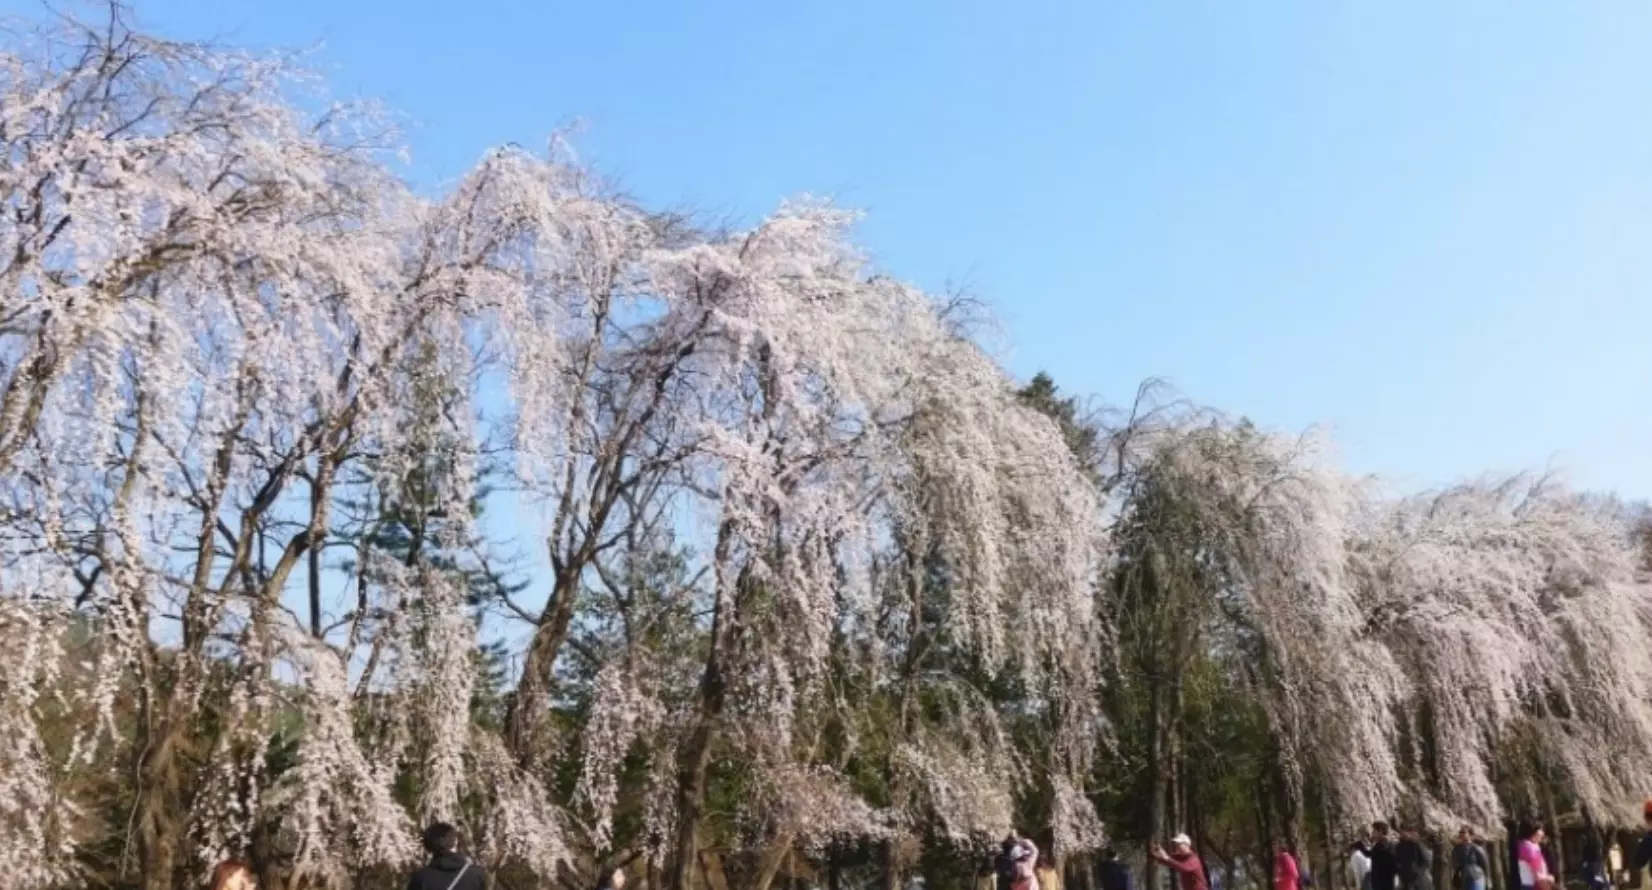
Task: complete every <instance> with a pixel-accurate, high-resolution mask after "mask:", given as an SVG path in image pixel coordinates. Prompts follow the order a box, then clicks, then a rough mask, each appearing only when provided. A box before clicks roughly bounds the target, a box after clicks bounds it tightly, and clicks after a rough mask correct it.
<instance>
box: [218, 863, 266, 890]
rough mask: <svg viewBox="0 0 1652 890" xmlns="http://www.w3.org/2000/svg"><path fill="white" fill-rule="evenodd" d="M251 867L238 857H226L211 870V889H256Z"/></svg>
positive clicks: (256, 882) (256, 883)
mask: <svg viewBox="0 0 1652 890" xmlns="http://www.w3.org/2000/svg"><path fill="white" fill-rule="evenodd" d="M257 887H258V881H257V880H256V879H254V878H253V876H252V869H251V868H248V867H247V864H246V863H245V862H242V861H240V860H239V859H227V860H225V861H223V862H220V863H218V867H217V868H214V869H213V870H212V890H256V888H257Z"/></svg>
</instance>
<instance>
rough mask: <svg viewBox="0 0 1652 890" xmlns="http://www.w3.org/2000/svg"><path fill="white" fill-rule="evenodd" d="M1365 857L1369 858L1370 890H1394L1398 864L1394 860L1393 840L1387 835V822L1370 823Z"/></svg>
mask: <svg viewBox="0 0 1652 890" xmlns="http://www.w3.org/2000/svg"><path fill="white" fill-rule="evenodd" d="M1366 855H1367V856H1369V857H1370V858H1371V872H1370V875H1369V877H1370V879H1371V890H1394V887H1395V882H1396V880H1397V878H1398V875H1399V864H1398V863H1397V862H1396V861H1395V860H1394V839H1393V837H1391V836H1389V834H1388V823H1387V822H1373V823H1371V845H1370V846H1369V847H1368V848H1367V849H1366Z"/></svg>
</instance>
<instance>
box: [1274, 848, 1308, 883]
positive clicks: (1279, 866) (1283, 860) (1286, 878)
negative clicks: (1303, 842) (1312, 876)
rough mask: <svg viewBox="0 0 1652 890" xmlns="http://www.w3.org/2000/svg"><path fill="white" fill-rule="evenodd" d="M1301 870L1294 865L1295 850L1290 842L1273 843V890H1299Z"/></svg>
mask: <svg viewBox="0 0 1652 890" xmlns="http://www.w3.org/2000/svg"><path fill="white" fill-rule="evenodd" d="M1301 886H1302V870H1301V869H1300V868H1299V867H1298V866H1297V864H1296V850H1295V848H1294V846H1293V845H1292V844H1291V842H1290V841H1287V840H1283V839H1281V840H1276V841H1274V842H1273V890H1301Z"/></svg>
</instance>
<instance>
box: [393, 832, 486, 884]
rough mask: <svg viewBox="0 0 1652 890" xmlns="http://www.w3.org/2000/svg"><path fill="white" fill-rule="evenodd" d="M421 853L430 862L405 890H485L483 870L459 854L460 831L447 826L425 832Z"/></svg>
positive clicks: (414, 876) (414, 875)
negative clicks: (423, 851) (425, 855)
mask: <svg viewBox="0 0 1652 890" xmlns="http://www.w3.org/2000/svg"><path fill="white" fill-rule="evenodd" d="M424 849H425V852H427V853H429V854H430V862H429V863H428V864H426V865H425V867H424V868H421V869H419V870H418V871H416V872H414V873H413V877H412V878H411V879H410V880H409V881H408V882H407V890H485V888H486V887H487V884H488V877H487V874H486V873H484V872H483V871H482V867H481V866H480V865H477V864H476V863H474V862H471V861H470V860H469V859H467V858H465V857H464V856H462V855H460V854H459V830H458V829H457V828H454V827H453V826H452V825H449V824H447V823H446V822H437V823H436V824H434V825H432V826H430V827H429V828H426V829H425V830H424Z"/></svg>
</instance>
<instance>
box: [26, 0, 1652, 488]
mask: <svg viewBox="0 0 1652 890" xmlns="http://www.w3.org/2000/svg"><path fill="white" fill-rule="evenodd" d="M136 5H137V9H138V14H139V16H140V20H141V21H143V22H144V23H146V24H147V25H149V26H151V27H153V28H156V29H158V30H160V31H162V32H164V33H168V34H172V35H176V36H189V37H216V38H220V39H222V40H225V41H228V42H235V43H243V44H248V45H252V46H259V47H298V46H308V45H312V44H315V43H317V42H320V43H322V44H323V45H324V47H323V50H322V53H321V55H320V60H321V63H322V64H323V65H325V66H326V67H327V68H328V70H329V71H330V72H331V76H332V78H333V82H334V85H335V89H336V91H337V92H340V93H343V94H346V95H371V96H375V97H379V98H382V99H384V100H385V101H386V102H387V103H388V104H389V105H391V106H392V107H393V108H395V109H397V110H399V111H400V112H403V113H405V114H406V115H408V116H409V117H410V118H411V119H412V120H413V121H414V122H415V127H414V128H413V129H412V130H411V132H410V134H409V142H410V145H411V148H412V151H413V156H414V167H413V170H414V174H413V175H414V176H415V177H416V178H418V179H420V180H421V181H424V182H426V183H433V182H437V181H440V180H443V179H448V178H451V177H454V176H456V175H458V174H459V173H460V172H461V171H462V170H463V169H465V168H466V167H467V166H468V165H469V164H470V163H471V162H473V161H474V160H475V159H476V158H477V157H479V155H480V154H481V152H482V151H483V150H484V149H485V148H486V147H488V146H491V145H495V144H498V143H502V142H507V141H516V142H520V143H523V144H528V145H534V146H538V145H541V144H543V141H544V138H545V136H546V135H547V134H549V133H550V132H551V131H553V130H555V129H557V128H558V127H559V126H561V125H563V124H566V123H568V122H569V121H571V120H574V119H583V120H584V121H585V123H586V129H585V130H584V132H583V133H582V134H581V135H580V136H579V137H578V139H577V142H576V145H577V147H578V148H579V149H580V151H581V154H582V156H583V157H584V158H585V159H587V160H588V161H590V162H592V163H594V164H595V165H597V166H598V167H599V168H600V169H602V170H603V171H605V172H606V173H608V174H610V175H612V176H614V177H616V178H618V179H619V181H620V182H621V183H622V184H624V185H625V186H626V187H627V188H628V189H629V190H630V191H632V192H633V193H634V194H636V195H638V196H640V197H642V198H644V199H646V200H648V201H649V202H651V203H657V204H678V203H684V204H691V205H693V206H696V207H698V208H701V209H703V210H707V211H710V212H712V213H715V214H718V215H727V216H732V217H734V218H736V219H740V218H747V219H749V218H752V217H755V216H756V215H758V214H761V213H763V212H765V211H766V210H768V209H771V208H772V207H774V206H775V204H776V203H777V202H779V201H780V200H781V199H783V198H784V197H786V196H788V195H795V194H799V193H803V192H813V193H818V194H828V195H832V196H835V197H837V198H838V199H840V200H841V201H843V202H844V203H848V204H852V205H855V206H859V207H862V208H864V209H865V210H867V211H868V213H869V214H870V216H869V218H868V220H867V222H866V224H865V225H864V227H863V228H862V230H861V235H862V239H863V240H864V242H865V243H866V244H867V245H868V246H869V247H870V248H871V249H872V250H873V252H874V254H875V256H876V257H877V259H878V261H879V262H880V264H881V265H882V266H883V267H884V268H885V269H886V270H887V271H889V272H892V273H894V274H896V275H899V276H901V277H905V278H908V279H910V280H913V281H916V282H917V283H919V284H922V285H925V286H928V287H932V288H940V287H943V286H945V285H947V284H948V283H949V282H951V283H957V284H962V285H966V286H967V287H968V289H969V290H971V291H972V292H973V293H975V294H976V295H977V296H980V297H983V298H985V299H986V300H987V301H989V302H990V303H991V304H992V306H993V307H994V308H995V310H996V311H997V313H998V315H999V316H1000V317H1001V318H1002V319H1003V320H1004V322H1005V325H1006V328H1007V333H1008V335H1009V336H1008V340H1009V343H1010V344H1011V350H1012V351H1011V352H1010V353H1009V355H1008V361H1009V364H1010V367H1011V368H1012V370H1014V371H1015V372H1016V373H1017V374H1019V375H1022V376H1030V375H1031V374H1032V373H1033V372H1034V371H1036V370H1038V369H1041V368H1042V369H1047V370H1049V371H1050V372H1051V373H1053V374H1054V375H1055V377H1056V378H1057V381H1058V382H1059V383H1060V384H1061V385H1062V386H1063V388H1065V389H1068V390H1073V391H1076V392H1081V393H1093V394H1095V395H1097V396H1099V397H1102V398H1104V399H1108V400H1113V401H1117V400H1123V399H1126V398H1128V397H1129V395H1130V394H1131V392H1132V391H1133V389H1134V387H1135V385H1136V383H1137V382H1138V381H1140V380H1141V379H1142V378H1144V377H1147V376H1151V375H1158V376H1163V377H1166V378H1168V379H1169V380H1171V381H1172V382H1173V383H1174V384H1176V386H1177V387H1178V388H1180V389H1181V390H1182V391H1183V392H1185V393H1186V394H1187V395H1188V396H1190V397H1191V398H1193V399H1196V400H1198V401H1200V402H1203V403H1207V404H1211V405H1215V406H1217V407H1220V408H1223V409H1226V410H1229V411H1233V412H1237V413H1244V414H1247V415H1249V416H1251V417H1252V418H1254V419H1256V420H1257V421H1258V422H1260V423H1262V424H1263V425H1265V426H1268V427H1272V428H1283V429H1300V428H1304V427H1306V426H1308V425H1311V424H1316V423H1323V424H1327V425H1329V426H1330V427H1331V428H1332V430H1333V433H1334V435H1335V437H1336V439H1337V440H1338V442H1339V443H1340V447H1341V453H1342V456H1343V461H1344V463H1345V464H1346V465H1347V466H1349V467H1350V468H1352V469H1354V470H1356V471H1359V472H1375V473H1380V474H1382V475H1384V476H1386V477H1388V478H1390V479H1391V480H1393V481H1394V482H1395V484H1397V485H1399V486H1403V487H1408V488H1410V487H1421V486H1433V485H1438V484H1442V483H1446V482H1450V481H1453V480H1455V479H1459V478H1462V477H1466V476H1476V475H1479V474H1481V473H1484V472H1495V471H1505V470H1516V469H1522V468H1531V467H1535V468H1543V467H1545V466H1550V465H1552V466H1555V467H1559V468H1563V469H1564V470H1566V472H1567V475H1568V477H1569V478H1570V479H1571V480H1573V481H1574V482H1576V483H1577V484H1580V485H1583V486H1586V487H1592V488H1612V489H1616V490H1619V491H1621V492H1624V493H1625V494H1628V495H1631V496H1636V497H1652V462H1649V461H1648V460H1647V459H1646V457H1647V455H1648V454H1649V453H1652V409H1649V406H1648V404H1647V393H1648V384H1652V350H1648V349H1647V340H1648V337H1649V336H1652V251H1649V248H1652V7H1649V6H1646V5H1644V4H1630V3H1607V2H1600V3H1575V4H1574V3H1535V2H1495V3H1494V2H1467V0H1453V2H1450V3H1439V2H1384V3H1363V4H1349V3H1328V2H1302V3H1275V2H1247V3H1229V2H1222V3H1218V2H1190V3H1156V4H1150V3H1131V4H1118V3H1095V2H1088V3H1083V2H1071V3H1052V2H1041V0H1019V2H1015V3H1009V2H1000V3H992V4H987V3H975V2H968V0H948V2H942V0H921V2H906V3H903V2H897V0H884V2H871V0H835V2H768V3H758V2H750V3H734V2H722V0H717V2H701V3H665V2H607V3H603V2H587V3H564V2H547V0H540V2H527V0H509V2H507V0H467V2H463V3H455V2H443V3H436V2H429V0H411V2H410V0H403V2H396V3H392V2H388V0H333V2H320V0H281V2H276V0H259V2H252V0H136ZM0 8H6V9H9V10H12V11H16V10H30V9H35V8H37V7H33V6H32V5H29V4H23V3H18V2H15V0H3V2H0Z"/></svg>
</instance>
